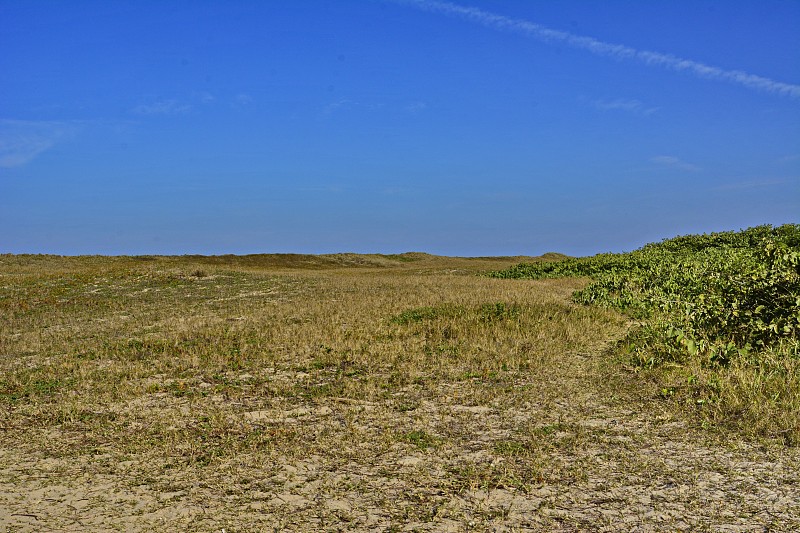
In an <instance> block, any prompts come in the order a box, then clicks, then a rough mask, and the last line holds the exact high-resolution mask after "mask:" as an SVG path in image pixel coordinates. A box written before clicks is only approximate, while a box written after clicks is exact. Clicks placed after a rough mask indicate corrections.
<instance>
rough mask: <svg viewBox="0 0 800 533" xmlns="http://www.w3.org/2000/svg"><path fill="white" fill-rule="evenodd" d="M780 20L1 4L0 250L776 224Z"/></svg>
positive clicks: (121, 250) (435, 9)
mask: <svg viewBox="0 0 800 533" xmlns="http://www.w3.org/2000/svg"><path fill="white" fill-rule="evenodd" d="M798 27H800V2H797V1H752V2H734V1H714V2H710V1H703V0H692V1H670V2H641V1H615V0H610V1H599V0H594V1H589V0H586V1H558V2H555V1H547V2H545V1H500V0H472V1H469V2H467V1H464V2H463V3H462V2H460V1H459V2H458V3H444V2H430V1H413V0H411V1H379V0H335V1H333V0H331V1H323V0H297V1H292V2H263V1H252V2H208V1H192V2H148V1H135V2H124V1H115V2H100V1H98V2H85V1H75V2H55V1H48V2H37V1H9V0H0V50H2V51H1V52H0V252H12V253H23V252H25V253H28V252H30V253H57V254H70V255H71V254H148V253H153V254H156V253H157V254H186V253H202V254H222V253H261V252H264V253H267V252H305V253H325V252H342V251H354V252H385V253H392V252H403V251H411V250H417V251H426V252H430V253H438V254H447V255H470V256H475V255H507V254H531V255H534V254H540V253H544V252H547V251H559V252H564V253H568V254H573V255H588V254H593V253H597V252H605V251H624V250H630V249H633V248H636V247H638V246H641V245H642V244H644V243H646V242H649V241H653V240H660V239H662V238H666V237H671V236H674V235H678V234H686V233H702V232H709V231H720V230H731V229H740V228H744V227H748V226H752V225H757V224H764V223H769V224H782V223H787V222H794V223H797V222H800V32H798V31H797V28H798ZM612 45H618V46H616V47H614V46H612Z"/></svg>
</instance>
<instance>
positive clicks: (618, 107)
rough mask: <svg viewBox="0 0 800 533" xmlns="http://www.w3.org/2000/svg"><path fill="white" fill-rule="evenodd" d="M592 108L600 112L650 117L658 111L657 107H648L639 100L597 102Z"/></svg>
mask: <svg viewBox="0 0 800 533" xmlns="http://www.w3.org/2000/svg"><path fill="white" fill-rule="evenodd" d="M594 106H595V107H596V108H597V109H599V110H600V111H627V112H628V113H635V114H637V115H644V116H650V115H652V114H653V113H655V112H656V111H658V108H657V107H648V106H646V105H644V104H643V103H642V102H640V101H639V100H622V99H617V100H597V101H595V102H594Z"/></svg>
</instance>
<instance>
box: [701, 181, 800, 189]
mask: <svg viewBox="0 0 800 533" xmlns="http://www.w3.org/2000/svg"><path fill="white" fill-rule="evenodd" d="M791 181H797V180H796V179H795V180H789V179H771V178H764V179H755V180H751V181H740V182H738V183H726V184H725V185H720V186H718V187H714V190H716V191H740V190H748V189H763V188H765V187H776V186H778V185H785V184H786V183H790V182H791Z"/></svg>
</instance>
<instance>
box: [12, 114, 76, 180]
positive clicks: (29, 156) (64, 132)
mask: <svg viewBox="0 0 800 533" xmlns="http://www.w3.org/2000/svg"><path fill="white" fill-rule="evenodd" d="M74 132H75V125H74V124H69V123H66V122H56V121H32V120H9V119H2V120H0V168H15V167H21V166H24V165H26V164H28V163H30V162H31V161H33V160H34V159H36V157H37V156H39V155H40V154H42V153H43V152H46V151H47V150H49V149H50V148H52V147H53V146H55V145H56V144H58V143H59V142H61V141H63V140H64V139H67V138H69V137H70V136H71V135H72V134H73V133H74Z"/></svg>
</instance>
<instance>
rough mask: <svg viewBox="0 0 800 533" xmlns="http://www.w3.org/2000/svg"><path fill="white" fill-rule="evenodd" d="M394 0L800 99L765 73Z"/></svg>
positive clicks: (795, 88) (450, 7)
mask: <svg viewBox="0 0 800 533" xmlns="http://www.w3.org/2000/svg"><path fill="white" fill-rule="evenodd" d="M390 1H393V2H395V3H399V4H404V5H410V6H413V7H416V8H418V9H422V10H425V11H430V12H435V13H443V14H445V15H453V16H459V17H464V18H466V19H468V20H471V21H473V22H476V23H478V24H482V25H484V26H487V27H489V28H493V29H496V30H502V31H513V32H518V33H523V34H525V35H528V36H530V37H533V38H535V39H539V40H540V41H543V42H545V43H560V44H565V45H567V46H571V47H572V48H576V49H580V50H586V51H588V52H591V53H593V54H595V55H598V56H603V57H612V58H614V59H619V60H629V61H636V62H638V63H644V64H645V65H648V66H656V67H662V68H666V69H670V70H675V71H678V72H687V73H689V74H692V75H693V76H696V77H698V78H704V79H712V80H719V81H724V82H728V83H733V84H736V85H741V86H744V87H747V88H748V89H754V90H759V91H764V92H768V93H772V94H777V95H780V96H788V97H791V98H800V85H794V84H791V83H784V82H780V81H776V80H773V79H770V78H765V77H763V76H757V75H755V74H750V73H748V72H744V71H741V70H726V69H723V68H720V67H715V66H711V65H706V64H704V63H700V62H699V61H693V60H691V59H684V58H681V57H677V56H674V55H672V54H664V53H661V52H652V51H649V50H638V49H636V48H632V47H630V46H625V45H622V44H613V43H607V42H603V41H599V40H597V39H594V38H592V37H585V36H582V35H575V34H573V33H569V32H565V31H560V30H553V29H551V28H548V27H546V26H542V25H540V24H536V23H534V22H529V21H527V20H522V19H515V18H511V17H505V16H503V15H497V14H495V13H491V12H489V11H484V10H482V9H478V8H474V7H466V6H461V5H458V4H453V3H450V2H440V1H437V0H390Z"/></svg>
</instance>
